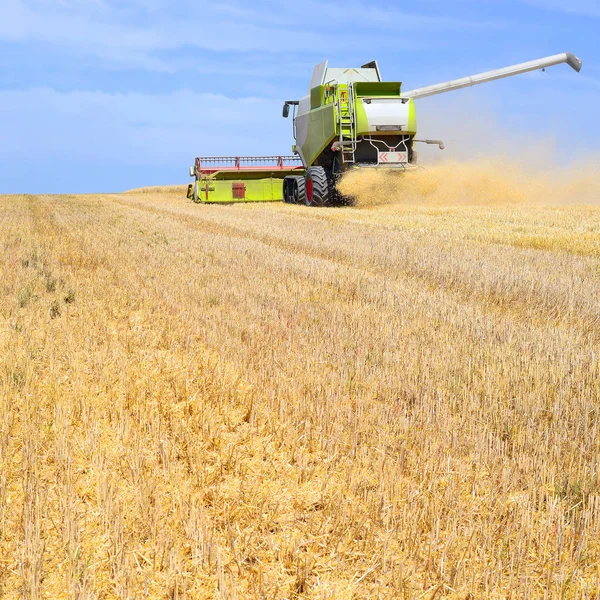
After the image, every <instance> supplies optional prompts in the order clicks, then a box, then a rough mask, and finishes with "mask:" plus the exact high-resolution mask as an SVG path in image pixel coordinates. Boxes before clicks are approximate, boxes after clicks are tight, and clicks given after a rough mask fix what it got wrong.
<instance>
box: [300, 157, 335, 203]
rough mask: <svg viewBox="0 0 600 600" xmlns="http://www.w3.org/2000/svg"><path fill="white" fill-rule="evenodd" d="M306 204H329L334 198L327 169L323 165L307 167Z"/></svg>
mask: <svg viewBox="0 0 600 600" xmlns="http://www.w3.org/2000/svg"><path fill="white" fill-rule="evenodd" d="M305 198H306V200H305V202H304V203H305V204H306V206H327V205H328V204H331V201H332V200H333V191H332V190H331V189H330V183H329V178H328V177H327V171H325V169H324V168H323V167H308V169H306V194H305Z"/></svg>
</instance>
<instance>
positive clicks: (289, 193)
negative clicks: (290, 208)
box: [283, 177, 294, 204]
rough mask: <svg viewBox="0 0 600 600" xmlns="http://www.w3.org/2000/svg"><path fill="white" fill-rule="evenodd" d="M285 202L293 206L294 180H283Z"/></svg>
mask: <svg viewBox="0 0 600 600" xmlns="http://www.w3.org/2000/svg"><path fill="white" fill-rule="evenodd" d="M283 201H284V202H285V203H286V204H291V203H292V202H293V201H294V178H293V177H285V178H284V180H283Z"/></svg>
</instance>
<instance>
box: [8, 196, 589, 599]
mask: <svg viewBox="0 0 600 600" xmlns="http://www.w3.org/2000/svg"><path fill="white" fill-rule="evenodd" d="M0 244H1V254H0V356H1V362H0V598H10V599H12V598H28V599H36V598H102V599H104V598H131V599H132V598H180V599H183V598H223V599H225V598H227V599H233V598H239V599H242V598H261V599H262V598H264V599H274V600H277V599H284V598H289V599H291V598H323V599H324V598H330V599H336V600H338V599H342V600H343V599H351V598H353V599H359V598H414V599H417V598H424V599H433V598H438V599H439V598H460V599H463V600H464V599H467V598H469V599H472V600H474V599H476V598H559V597H560V598H590V599H591V598H595V599H597V598H599V597H600V596H599V594H600V517H599V515H600V404H599V400H600V398H599V397H600V350H599V348H600V346H599V343H600V208H598V207H585V206H531V205H523V204H510V205H506V206H503V205H488V206H481V205H479V206H449V205H444V204H441V205H435V206H434V205H420V206H415V205H411V204H410V203H407V202H406V201H403V202H397V203H391V204H390V203H387V204H386V203H381V202H377V203H373V205H371V206H368V207H366V208H365V207H361V206H358V207H347V208H338V209H309V208H306V207H302V206H288V205H284V204H271V203H269V204H263V205H260V204H237V205H213V206H211V205H195V204H193V203H191V202H189V201H188V200H186V198H185V197H184V195H183V194H178V193H174V192H172V191H161V190H160V189H158V190H154V191H132V192H129V193H127V194H120V195H84V196H44V195H40V196H4V197H0Z"/></svg>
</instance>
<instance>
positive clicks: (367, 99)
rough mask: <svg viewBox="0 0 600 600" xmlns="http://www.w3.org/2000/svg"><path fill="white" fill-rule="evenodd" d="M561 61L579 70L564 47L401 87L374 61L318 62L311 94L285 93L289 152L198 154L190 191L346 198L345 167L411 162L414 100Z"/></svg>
mask: <svg viewBox="0 0 600 600" xmlns="http://www.w3.org/2000/svg"><path fill="white" fill-rule="evenodd" d="M562 63H567V64H568V65H569V66H570V67H572V68H573V69H574V70H575V71H577V72H579V71H580V70H581V66H582V63H581V60H579V58H577V57H576V56H575V55H574V54H572V53H570V52H566V53H563V54H556V55H554V56H549V57H546V58H541V59H538V60H533V61H529V62H526V63H521V64H518V65H513V66H510V67H505V68H503V69H496V70H494V71H488V72H486V73H480V74H478V75H472V76H469V77H463V78H462V79H456V80H453V81H448V82H444V83H439V84H436V85H431V86H427V87H422V88H417V89H413V90H410V91H407V92H403V91H402V83H401V82H399V81H382V78H381V73H380V71H379V66H378V64H377V61H372V62H370V63H367V64H364V65H363V66H362V67H360V68H332V67H329V63H328V62H327V61H324V62H322V63H320V64H318V65H317V66H316V67H315V69H314V71H313V76H312V79H311V82H310V87H309V93H308V95H306V96H304V97H303V98H301V99H300V100H287V101H286V102H285V103H284V105H283V116H284V117H286V118H287V117H289V115H290V112H291V113H292V117H293V118H292V122H293V136H294V139H295V145H294V146H293V152H294V155H293V156H272V157H242V158H240V157H199V158H197V159H196V163H195V165H194V167H192V168H191V169H190V175H191V176H192V177H194V178H195V183H194V184H191V185H190V186H189V188H188V197H190V198H192V199H194V200H195V201H197V202H235V201H240V200H282V199H283V201H284V202H288V203H298V204H306V205H307V206H326V205H333V204H340V203H344V201H345V199H344V198H343V197H341V195H340V194H339V193H338V192H337V189H336V183H337V181H338V179H339V177H340V176H341V175H342V174H343V173H344V172H346V171H347V170H348V169H351V168H372V169H395V170H400V171H405V170H408V169H410V168H413V167H414V166H415V165H416V161H417V153H416V151H415V144H417V143H419V142H420V143H426V144H436V145H438V146H439V147H440V149H443V148H444V144H443V142H441V141H440V140H419V139H417V137H416V136H417V117H416V110H415V102H414V101H415V100H416V99H418V98H424V97H427V96H433V95H436V94H442V93H446V92H450V91H452V90H458V89H461V88H465V87H468V86H473V85H477V84H480V83H486V82H488V81H494V80H496V79H501V78H503V77H510V76H513V75H518V74H520V73H527V72H528V71H534V70H538V69H545V68H546V67H551V66H553V65H558V64H562Z"/></svg>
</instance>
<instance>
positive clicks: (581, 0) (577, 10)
mask: <svg viewBox="0 0 600 600" xmlns="http://www.w3.org/2000/svg"><path fill="white" fill-rule="evenodd" d="M525 2H526V3H527V4H530V5H531V6H539V7H540V8H545V9H547V10H553V11H557V12H563V13H571V14H575V15H586V16H590V17H600V1H599V0H525Z"/></svg>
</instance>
